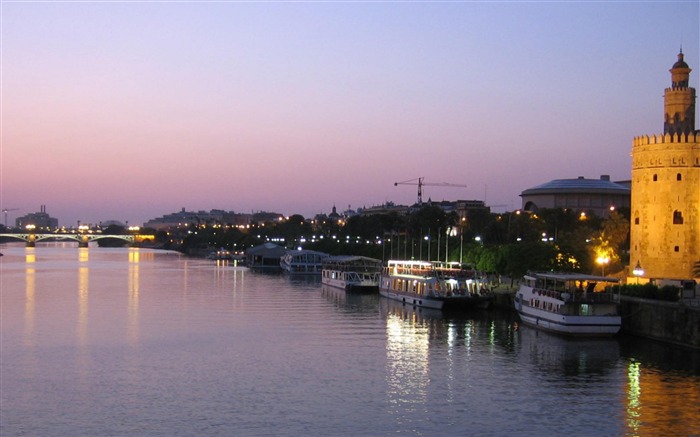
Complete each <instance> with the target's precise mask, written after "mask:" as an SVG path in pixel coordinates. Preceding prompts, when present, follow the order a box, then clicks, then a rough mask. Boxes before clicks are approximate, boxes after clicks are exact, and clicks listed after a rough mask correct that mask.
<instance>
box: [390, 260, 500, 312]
mask: <svg viewBox="0 0 700 437" xmlns="http://www.w3.org/2000/svg"><path fill="white" fill-rule="evenodd" d="M379 294H381V295H382V296H384V297H386V298H389V299H394V300H397V301H399V302H402V303H404V304H408V305H412V306H419V307H425V308H433V309H438V310H439V309H448V308H450V307H452V308H454V307H479V308H487V307H488V306H489V305H490V302H491V300H492V299H493V295H492V294H491V292H490V291H489V290H488V288H486V287H485V281H484V280H483V279H482V278H481V277H480V274H479V273H478V272H476V271H475V270H471V269H467V268H464V267H463V266H462V265H460V264H459V263H449V264H445V263H441V262H430V261H414V260H410V261H398V260H391V261H389V262H388V264H387V267H385V268H384V271H383V272H382V275H381V278H380V282H379Z"/></svg>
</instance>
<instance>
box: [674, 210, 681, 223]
mask: <svg viewBox="0 0 700 437" xmlns="http://www.w3.org/2000/svg"><path fill="white" fill-rule="evenodd" d="M673 224H674V225H682V224H683V213H682V212H680V211H678V210H676V211H673Z"/></svg>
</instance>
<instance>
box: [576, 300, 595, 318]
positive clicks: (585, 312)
mask: <svg viewBox="0 0 700 437" xmlns="http://www.w3.org/2000/svg"><path fill="white" fill-rule="evenodd" d="M579 314H580V315H582V316H590V315H592V314H593V312H592V311H591V306H590V305H588V304H587V303H582V304H581V306H580V307H579Z"/></svg>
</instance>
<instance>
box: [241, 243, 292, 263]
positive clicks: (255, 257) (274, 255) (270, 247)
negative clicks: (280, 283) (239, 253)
mask: <svg viewBox="0 0 700 437" xmlns="http://www.w3.org/2000/svg"><path fill="white" fill-rule="evenodd" d="M286 253H287V249H285V248H284V247H282V246H278V245H276V244H274V243H265V244H261V245H259V246H255V247H251V248H250V249H248V250H246V251H245V259H246V264H247V265H248V267H250V268H252V269H269V270H281V267H280V260H281V259H282V257H283V256H284V255H285V254H286Z"/></svg>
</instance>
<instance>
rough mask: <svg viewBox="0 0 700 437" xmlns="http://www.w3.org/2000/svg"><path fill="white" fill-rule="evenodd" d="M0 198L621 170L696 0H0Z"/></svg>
mask: <svg viewBox="0 0 700 437" xmlns="http://www.w3.org/2000/svg"><path fill="white" fill-rule="evenodd" d="M0 7H1V8H2V35H1V36H2V162H1V167H2V175H1V183H2V187H1V195H2V197H1V202H0V203H1V204H2V208H8V209H11V208H18V210H17V211H11V212H10V213H9V214H8V218H9V220H8V223H13V222H14V218H16V217H17V216H19V215H24V214H26V213H29V212H36V211H39V208H40V205H47V212H48V213H49V214H50V215H52V216H53V217H56V218H58V219H59V223H60V224H61V225H67V226H71V225H74V224H75V223H76V222H77V220H80V221H81V222H83V223H97V222H100V221H106V220H120V221H122V222H124V221H127V220H128V221H129V223H130V224H132V223H134V224H140V223H143V222H144V221H146V220H148V219H150V218H155V217H159V216H162V215H164V214H167V213H171V212H174V211H178V210H180V209H181V208H183V207H184V208H186V209H187V210H200V209H203V210H210V209H213V208H216V209H225V210H233V211H236V212H251V211H260V210H267V211H276V212H280V213H283V214H295V213H298V214H302V215H304V216H305V217H310V216H313V215H314V214H317V213H322V212H323V213H329V212H330V211H331V208H332V206H333V205H334V204H335V205H337V207H338V209H339V210H344V209H345V208H347V206H348V205H351V206H352V208H353V209H355V208H358V207H363V206H372V205H378V204H382V203H384V202H386V201H393V202H396V203H400V204H410V203H412V202H414V201H415V199H416V191H417V190H416V187H415V186H398V187H395V186H394V182H396V181H404V180H409V179H414V178H418V177H421V176H422V177H425V182H427V183H440V182H448V183H452V184H466V185H467V186H468V187H467V188H445V187H430V186H428V187H425V188H424V198H425V199H427V198H429V197H430V198H432V199H433V200H443V199H445V200H456V199H482V200H485V201H486V203H487V204H489V205H502V206H494V208H493V209H494V210H495V211H502V210H514V209H517V208H519V207H520V198H519V196H518V195H519V194H520V193H521V192H522V191H523V190H525V189H527V188H530V187H532V186H535V185H539V184H541V183H544V182H547V181H549V180H552V179H559V178H575V177H577V176H585V177H587V178H598V177H599V176H600V175H601V174H609V175H610V176H611V179H612V180H626V179H629V178H630V172H631V169H630V165H631V164H630V150H631V144H632V139H633V137H635V136H638V135H644V134H655V133H660V132H662V130H663V92H664V88H666V87H667V86H669V85H670V73H669V72H668V70H669V68H670V67H671V65H673V63H674V62H675V61H676V55H677V54H678V50H679V47H680V46H681V44H682V46H683V52H684V53H685V55H686V57H685V59H686V62H687V63H688V64H689V65H690V67H691V68H692V69H693V70H694V71H693V72H692V73H691V86H693V87H695V88H699V87H698V77H699V76H700V48H699V40H700V30H699V28H700V24H699V23H700V6H699V4H698V2H658V3H654V2H620V3H611V2H595V3H588V2H577V3H566V2H551V3H549V2H522V3H520V2H468V3H439V2H426V3H421V2H397V3H382V2H377V3H372V2H369V3H353V2H328V3H304V2H292V3H285V2H279V3H276V2H270V3H256V2H244V3H226V2H216V3H214V2H212V3H195V2H191V3H167V2H153V3H148V2H133V3H132V2H99V3H89V2H85V3H83V2H46V3H23V2H15V3H12V2H3V3H2V5H1V6H0Z"/></svg>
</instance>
